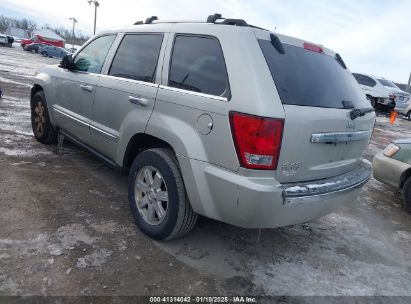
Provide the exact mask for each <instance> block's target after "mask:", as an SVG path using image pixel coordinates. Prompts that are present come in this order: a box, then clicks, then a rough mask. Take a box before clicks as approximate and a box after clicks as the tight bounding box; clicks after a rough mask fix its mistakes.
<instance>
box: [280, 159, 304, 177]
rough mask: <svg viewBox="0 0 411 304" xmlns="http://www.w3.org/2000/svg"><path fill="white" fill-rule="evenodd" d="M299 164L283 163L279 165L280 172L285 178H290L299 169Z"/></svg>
mask: <svg viewBox="0 0 411 304" xmlns="http://www.w3.org/2000/svg"><path fill="white" fill-rule="evenodd" d="M300 167H301V163H300V162H295V163H293V162H285V163H283V164H282V165H281V171H282V172H283V174H284V175H285V176H292V175H295V174H296V173H297V171H298V170H299V169H300Z"/></svg>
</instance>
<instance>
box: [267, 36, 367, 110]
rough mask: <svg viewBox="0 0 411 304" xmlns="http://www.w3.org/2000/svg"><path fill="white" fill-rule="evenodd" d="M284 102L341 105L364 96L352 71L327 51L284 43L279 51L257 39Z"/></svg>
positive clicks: (307, 104)
mask: <svg viewBox="0 0 411 304" xmlns="http://www.w3.org/2000/svg"><path fill="white" fill-rule="evenodd" d="M259 44H260V47H261V49H262V51H263V53H264V57H265V59H266V61H267V64H268V67H269V69H270V72H271V75H272V77H273V80H274V83H275V85H276V87H277V91H278V93H279V95H280V98H281V101H282V103H283V104H288V105H300V106H310V107H324V108H337V109H343V108H344V105H343V103H346V102H348V103H349V104H351V105H352V106H354V107H358V106H360V105H361V101H362V100H363V99H364V96H363V94H362V92H361V90H359V89H358V84H357V81H356V80H355V78H354V77H353V76H352V74H351V73H350V72H349V71H348V70H347V69H344V68H343V67H342V66H341V65H340V64H339V63H338V61H337V60H336V59H335V58H333V57H331V56H328V55H325V54H320V53H316V52H313V51H309V50H306V49H303V48H301V47H296V46H292V45H288V44H284V45H283V47H284V52H285V53H284V54H280V53H279V52H278V51H277V50H276V49H275V48H274V47H273V46H272V44H271V42H270V41H269V40H259Z"/></svg>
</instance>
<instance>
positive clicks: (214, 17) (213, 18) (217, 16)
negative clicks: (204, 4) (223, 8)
mask: <svg viewBox="0 0 411 304" xmlns="http://www.w3.org/2000/svg"><path fill="white" fill-rule="evenodd" d="M218 19H223V16H222V15H221V14H218V13H215V14H214V15H210V16H208V17H207V23H215V22H216V21H217V20H218Z"/></svg>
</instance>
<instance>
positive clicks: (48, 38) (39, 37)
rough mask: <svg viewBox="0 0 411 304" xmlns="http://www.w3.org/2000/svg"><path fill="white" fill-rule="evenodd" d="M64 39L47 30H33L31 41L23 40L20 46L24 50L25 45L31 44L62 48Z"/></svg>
mask: <svg viewBox="0 0 411 304" xmlns="http://www.w3.org/2000/svg"><path fill="white" fill-rule="evenodd" d="M65 41H66V40H65V39H64V38H62V37H60V36H59V35H57V34H56V33H55V32H53V31H52V30H49V29H41V30H35V31H33V33H32V34H31V39H24V40H22V41H21V46H22V47H23V48H24V46H25V45H26V44H30V43H33V42H37V43H44V44H48V45H54V46H58V47H62V48H64V44H65Z"/></svg>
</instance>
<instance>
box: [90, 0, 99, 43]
mask: <svg viewBox="0 0 411 304" xmlns="http://www.w3.org/2000/svg"><path fill="white" fill-rule="evenodd" d="M88 4H90V5H91V4H94V33H93V35H95V34H96V23H97V7H99V6H100V3H98V0H88Z"/></svg>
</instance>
